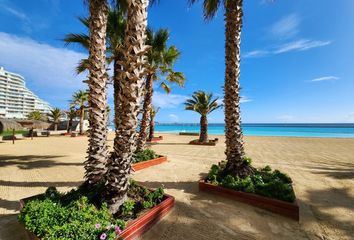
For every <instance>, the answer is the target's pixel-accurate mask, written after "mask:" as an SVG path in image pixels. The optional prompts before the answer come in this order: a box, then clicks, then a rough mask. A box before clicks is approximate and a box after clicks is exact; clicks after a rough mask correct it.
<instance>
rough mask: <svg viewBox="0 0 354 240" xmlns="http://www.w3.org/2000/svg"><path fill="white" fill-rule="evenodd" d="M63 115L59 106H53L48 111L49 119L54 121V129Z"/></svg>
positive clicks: (55, 129) (56, 128)
mask: <svg viewBox="0 0 354 240" xmlns="http://www.w3.org/2000/svg"><path fill="white" fill-rule="evenodd" d="M62 116H63V112H62V111H61V110H60V109H59V108H54V109H52V110H50V112H49V113H48V117H49V120H50V121H52V122H53V123H54V131H57V130H58V123H59V121H60V118H61V117H62Z"/></svg>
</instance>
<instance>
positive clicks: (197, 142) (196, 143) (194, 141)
mask: <svg viewBox="0 0 354 240" xmlns="http://www.w3.org/2000/svg"><path fill="white" fill-rule="evenodd" d="M218 141H219V139H218V138H215V139H214V140H209V141H208V142H199V140H198V139H196V140H192V141H190V142H189V144H191V145H202V146H215V145H216V144H217V143H218Z"/></svg>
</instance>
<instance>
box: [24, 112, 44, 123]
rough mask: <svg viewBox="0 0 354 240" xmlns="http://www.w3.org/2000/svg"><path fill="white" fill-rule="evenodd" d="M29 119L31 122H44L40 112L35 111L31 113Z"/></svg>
mask: <svg viewBox="0 0 354 240" xmlns="http://www.w3.org/2000/svg"><path fill="white" fill-rule="evenodd" d="M27 118H28V119H30V120H39V121H42V120H43V114H42V113H41V112H40V111H33V112H30V113H29V114H28V116H27Z"/></svg>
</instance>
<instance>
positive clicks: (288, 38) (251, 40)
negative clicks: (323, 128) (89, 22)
mask: <svg viewBox="0 0 354 240" xmlns="http://www.w3.org/2000/svg"><path fill="white" fill-rule="evenodd" d="M82 2H83V1H80V0H78V1H72V0H28V1H23V0H0V66H4V67H5V68H6V69H7V70H9V71H13V72H17V73H20V74H22V75H23V76H24V77H25V78H26V82H27V86H28V87H29V88H30V89H31V90H33V91H34V92H35V93H36V94H37V95H38V96H40V97H41V98H43V99H44V100H46V101H48V102H50V104H51V105H52V106H55V107H61V108H66V107H67V105H68V100H69V99H70V96H71V95H72V93H73V92H74V91H76V90H78V89H82V88H84V87H85V85H84V84H83V83H82V82H81V81H82V80H83V79H85V75H81V76H76V75H75V73H74V68H75V66H76V63H77V62H78V61H79V59H81V58H84V57H85V56H86V55H87V53H86V52H85V51H84V50H83V49H81V48H79V47H75V46H69V47H65V46H64V44H63V42H62V41H61V40H60V39H62V38H63V37H64V36H65V34H67V33H71V32H72V33H79V32H83V31H85V29H84V28H83V26H82V25H81V24H80V23H79V22H78V21H77V20H76V17H78V16H86V15H87V10H86V7H85V6H84V5H83V4H82ZM353 9H354V1H352V0H341V1H336V3H335V4H334V2H333V0H298V1H293V0H279V1H274V2H272V1H266V0H252V1H245V6H244V27H243V32H242V46H241V47H242V62H241V85H242V94H241V95H242V97H243V100H242V101H243V103H242V105H241V107H242V118H243V122H246V123H260V122H354V97H353V95H354V94H353V92H354V79H353V76H354V44H353V43H354V14H353ZM149 25H150V26H152V27H153V28H155V29H157V28H168V29H169V30H170V35H171V38H170V44H174V45H176V46H177V47H178V48H179V49H180V50H181V52H182V56H181V58H180V59H179V61H178V63H177V64H176V70H178V71H182V72H184V74H185V75H186V77H187V83H186V86H185V87H184V88H182V89H181V88H178V87H173V92H172V93H171V94H170V95H166V94H164V93H163V92H162V90H161V89H159V88H157V87H156V89H155V96H154V104H155V105H158V106H160V107H161V111H160V112H159V114H158V116H157V121H160V122H198V121H199V116H198V114H196V113H194V112H188V111H184V108H183V102H184V101H185V99H186V98H187V97H188V96H190V95H191V94H192V93H193V92H194V91H196V90H199V89H202V90H205V91H211V92H213V93H214V94H215V95H216V96H218V97H220V98H222V88H221V87H222V85H223V82H224V21H223V11H222V10H221V11H219V12H218V14H217V16H216V18H215V19H214V20H212V21H210V22H208V23H205V22H204V21H203V18H202V8H201V4H197V5H195V6H192V7H190V6H188V4H187V1H186V0H178V1H171V0H162V1H161V3H160V5H158V6H154V7H152V8H150V9H149ZM109 99H110V102H111V101H112V91H111V90H110V95H109ZM223 118H224V116H223V111H222V110H219V111H215V112H214V113H213V114H211V115H210V118H209V122H223Z"/></svg>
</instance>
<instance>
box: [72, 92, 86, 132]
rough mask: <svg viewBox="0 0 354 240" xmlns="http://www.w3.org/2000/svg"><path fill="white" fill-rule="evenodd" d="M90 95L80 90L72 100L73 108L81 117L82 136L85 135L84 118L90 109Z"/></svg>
mask: <svg viewBox="0 0 354 240" xmlns="http://www.w3.org/2000/svg"><path fill="white" fill-rule="evenodd" d="M87 102H88V93H87V91H83V90H79V91H77V92H75V93H74V94H73V99H72V100H71V104H70V105H71V106H72V107H76V108H77V113H78V115H79V116H80V132H79V133H80V134H81V135H82V134H84V130H83V126H84V118H85V111H86V109H87V108H88V106H87Z"/></svg>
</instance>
